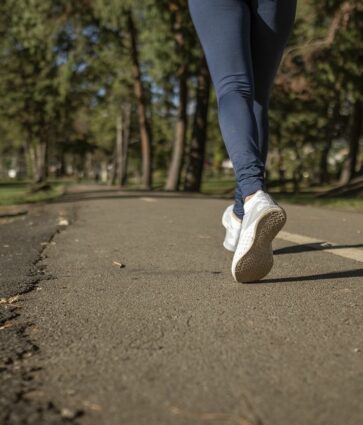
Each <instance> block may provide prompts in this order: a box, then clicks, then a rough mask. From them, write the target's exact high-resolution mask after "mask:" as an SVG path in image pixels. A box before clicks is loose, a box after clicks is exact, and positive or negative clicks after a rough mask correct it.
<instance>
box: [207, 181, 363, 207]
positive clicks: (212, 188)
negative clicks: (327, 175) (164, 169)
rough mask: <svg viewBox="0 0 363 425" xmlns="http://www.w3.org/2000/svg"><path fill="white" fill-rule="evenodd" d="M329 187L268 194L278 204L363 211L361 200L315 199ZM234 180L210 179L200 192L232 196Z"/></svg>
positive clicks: (341, 198)
mask: <svg viewBox="0 0 363 425" xmlns="http://www.w3.org/2000/svg"><path fill="white" fill-rule="evenodd" d="M328 189H329V187H317V188H314V193H313V192H312V191H311V189H310V188H308V187H307V188H302V189H301V192H299V193H293V191H287V192H280V191H279V188H273V189H271V191H270V193H271V194H272V195H273V197H274V198H275V199H276V200H277V201H278V202H286V203H290V204H297V205H316V206H322V207H331V208H339V209H346V210H354V211H363V198H358V197H355V198H345V197H344V198H343V197H335V198H334V197H331V198H326V199H322V198H320V199H319V198H316V197H314V194H315V193H319V192H323V191H325V190H328ZM233 191H234V179H232V178H225V177H224V178H220V179H217V178H210V179H208V180H205V181H203V184H202V192H203V193H206V194H210V195H224V194H231V195H232V194H233Z"/></svg>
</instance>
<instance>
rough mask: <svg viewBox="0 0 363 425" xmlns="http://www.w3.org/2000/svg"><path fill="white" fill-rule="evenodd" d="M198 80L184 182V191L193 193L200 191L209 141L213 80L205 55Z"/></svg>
mask: <svg viewBox="0 0 363 425" xmlns="http://www.w3.org/2000/svg"><path fill="white" fill-rule="evenodd" d="M197 79H198V84H197V96H196V109H195V114H194V122H193V132H192V140H191V143H190V151H189V155H188V164H187V168H186V176H185V182H184V190H188V191H192V192H199V191H200V187H201V183H202V176H203V165H204V158H205V147H206V141H207V129H208V109H209V98H210V87H211V79H210V75H209V70H208V67H207V63H206V60H205V56H204V55H202V58H201V66H200V68H199V74H198V77H197Z"/></svg>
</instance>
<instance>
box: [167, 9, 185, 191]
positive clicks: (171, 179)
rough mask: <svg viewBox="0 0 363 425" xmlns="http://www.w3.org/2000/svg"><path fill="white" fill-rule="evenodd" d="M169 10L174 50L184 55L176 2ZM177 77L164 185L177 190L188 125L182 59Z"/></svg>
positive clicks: (178, 10)
mask: <svg viewBox="0 0 363 425" xmlns="http://www.w3.org/2000/svg"><path fill="white" fill-rule="evenodd" d="M169 8H170V10H171V11H174V12H175V22H174V25H173V31H174V34H175V43H176V50H177V51H178V52H179V53H180V56H181V58H183V56H184V55H185V38H184V29H183V25H182V16H181V13H182V12H181V10H180V8H179V6H178V5H177V4H174V3H171V4H169ZM177 76H178V77H179V106H178V111H177V121H176V125H175V140H174V144H173V153H172V158H171V163H170V167H169V172H168V178H167V181H166V185H165V190H179V184H180V177H181V171H182V167H183V160H184V148H185V140H186V133H187V127H188V122H187V120H188V115H187V105H188V62H187V60H182V63H181V65H180V67H179V70H178V72H177Z"/></svg>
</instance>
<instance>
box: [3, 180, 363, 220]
mask: <svg viewBox="0 0 363 425" xmlns="http://www.w3.org/2000/svg"><path fill="white" fill-rule="evenodd" d="M164 180H165V179H162V178H160V177H159V178H157V179H154V187H155V188H156V189H157V190H160V189H161V190H162V188H163V184H164ZM66 184H71V182H70V181H61V182H51V189H50V190H48V191H39V192H37V193H33V194H31V193H29V182H8V181H7V182H0V206H1V205H17V204H26V203H34V202H42V201H48V200H51V199H55V198H58V197H59V196H61V195H62V194H63V193H64V190H65V186H66ZM139 186H140V185H139V184H137V183H136V182H130V184H129V185H128V187H127V188H125V189H126V190H133V189H137V188H138V187H139ZM101 187H102V185H100V188H101ZM234 187H235V182H234V178H233V177H221V178H217V177H213V178H206V179H204V180H203V183H202V193H205V194H207V195H217V196H218V195H230V196H232V195H233V192H234ZM327 189H328V188H327V187H324V188H316V189H314V193H317V192H321V191H324V190H327ZM271 193H272V195H273V196H274V198H275V199H276V200H277V201H278V202H286V203H291V204H298V205H316V206H323V207H331V208H339V209H346V210H352V211H362V212H363V198H357V197H356V198H328V199H318V198H315V197H314V193H313V192H312V191H311V189H309V188H305V189H304V188H303V189H302V190H301V192H299V193H293V192H292V191H289V190H288V191H285V192H279V188H273V189H271Z"/></svg>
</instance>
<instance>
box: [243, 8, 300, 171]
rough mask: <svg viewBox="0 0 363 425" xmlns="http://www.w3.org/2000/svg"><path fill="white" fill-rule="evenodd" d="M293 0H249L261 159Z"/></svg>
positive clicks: (290, 25) (292, 15)
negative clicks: (273, 89)
mask: <svg viewBox="0 0 363 425" xmlns="http://www.w3.org/2000/svg"><path fill="white" fill-rule="evenodd" d="M296 3H297V0H274V1H271V0H250V4H251V54H252V64H253V75H254V81H255V97H254V102H253V110H254V114H255V117H256V122H257V132H258V143H259V148H260V151H261V155H262V160H263V161H264V163H266V158H267V152H268V128H269V124H268V107H269V100H270V94H271V89H272V85H273V81H274V79H275V76H276V73H277V70H278V67H279V65H280V62H281V58H282V54H283V51H284V48H285V46H286V43H287V41H288V37H289V35H290V33H291V30H292V28H293V25H294V21H295V15H296Z"/></svg>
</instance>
